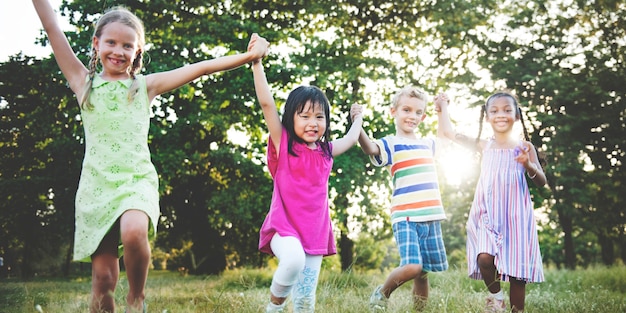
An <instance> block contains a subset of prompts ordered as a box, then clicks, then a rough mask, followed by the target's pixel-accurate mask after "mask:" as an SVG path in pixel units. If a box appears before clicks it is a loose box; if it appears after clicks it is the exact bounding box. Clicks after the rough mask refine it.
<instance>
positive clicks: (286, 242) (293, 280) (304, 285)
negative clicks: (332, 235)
mask: <svg viewBox="0 0 626 313" xmlns="http://www.w3.org/2000/svg"><path fill="white" fill-rule="evenodd" d="M270 247H271V248H272V252H273V253H274V255H276V257H277V258H278V268H277V269H276V272H274V277H273V278H272V285H271V286H270V291H271V292H272V294H273V295H274V296H275V297H278V298H286V297H287V296H288V295H289V293H290V292H291V293H292V297H293V305H294V308H293V309H294V310H293V311H294V312H297V313H304V312H313V311H314V310H315V292H316V290H317V280H318V278H319V275H320V269H321V267H322V259H323V256H321V255H308V254H306V253H305V252H304V248H302V244H301V243H300V241H299V240H298V239H297V238H295V237H290V236H287V237H281V236H280V235H278V233H276V234H275V235H274V237H272V241H271V242H270ZM294 286H295V288H293V287H294Z"/></svg>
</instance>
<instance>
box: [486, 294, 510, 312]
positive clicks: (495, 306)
mask: <svg viewBox="0 0 626 313" xmlns="http://www.w3.org/2000/svg"><path fill="white" fill-rule="evenodd" d="M503 312H506V304H505V303H504V300H498V299H495V298H492V297H488V298H487V301H486V305H485V313H503Z"/></svg>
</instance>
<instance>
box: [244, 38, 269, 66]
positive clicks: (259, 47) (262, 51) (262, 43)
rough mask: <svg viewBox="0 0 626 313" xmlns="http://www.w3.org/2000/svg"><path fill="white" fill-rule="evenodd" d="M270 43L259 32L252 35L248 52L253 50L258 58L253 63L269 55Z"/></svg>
mask: <svg viewBox="0 0 626 313" xmlns="http://www.w3.org/2000/svg"><path fill="white" fill-rule="evenodd" d="M269 46H270V43H269V42H268V41H267V40H266V39H265V38H263V37H261V36H259V34H257V33H254V34H252V37H250V42H249V43H248V52H251V53H252V54H254V55H255V56H257V58H256V59H255V61H254V62H253V63H257V62H259V61H260V60H261V58H264V57H265V56H266V55H267V52H268V48H269Z"/></svg>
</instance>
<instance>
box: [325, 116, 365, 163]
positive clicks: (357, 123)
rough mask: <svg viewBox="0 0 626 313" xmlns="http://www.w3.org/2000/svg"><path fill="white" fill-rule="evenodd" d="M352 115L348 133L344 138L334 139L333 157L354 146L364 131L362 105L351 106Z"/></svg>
mask: <svg viewBox="0 0 626 313" xmlns="http://www.w3.org/2000/svg"><path fill="white" fill-rule="evenodd" d="M350 115H351V116H352V126H350V129H349V130H348V133H347V134H346V135H345V136H343V137H342V138H339V139H336V140H333V141H332V145H333V151H332V153H333V157H335V156H338V155H340V154H342V153H344V152H346V151H348V149H350V148H352V146H354V145H355V144H356V142H357V140H358V139H359V134H360V132H361V131H363V128H362V126H363V116H362V112H361V106H360V105H358V104H354V105H352V108H350Z"/></svg>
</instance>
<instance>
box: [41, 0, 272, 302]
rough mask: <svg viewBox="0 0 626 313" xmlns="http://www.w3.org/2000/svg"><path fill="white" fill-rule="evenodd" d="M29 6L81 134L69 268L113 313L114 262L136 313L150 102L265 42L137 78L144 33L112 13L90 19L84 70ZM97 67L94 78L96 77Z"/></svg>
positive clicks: (141, 280) (151, 225)
mask: <svg viewBox="0 0 626 313" xmlns="http://www.w3.org/2000/svg"><path fill="white" fill-rule="evenodd" d="M33 4H34V6H35V9H36V11H37V14H38V15H39V18H40V20H41V22H42V24H43V27H44V30H45V31H46V33H47V35H48V39H49V41H50V45H51V46H52V50H53V53H54V56H55V59H56V61H57V63H58V65H59V67H60V68H61V72H62V73H63V75H64V76H65V78H66V79H67V81H68V84H69V87H70V88H71V89H72V91H73V92H74V93H75V94H76V98H77V99H78V100H79V105H80V109H81V118H82V121H83V126H84V129H85V158H84V160H83V168H82V172H81V177H80V183H79V187H78V191H77V194H76V232H75V240H74V241H75V243H74V260H76V261H83V262H91V263H92V288H91V301H90V311H91V312H114V311H115V299H114V298H113V294H114V291H115V287H116V284H117V281H118V277H119V271H120V269H119V258H120V257H121V256H122V255H123V256H124V259H123V260H124V265H125V268H126V274H127V278H128V294H127V296H126V311H127V312H141V311H143V312H145V310H146V305H145V301H144V299H145V293H144V289H145V286H146V280H147V277H148V268H149V265H150V244H149V238H152V237H154V236H155V235H156V225H157V221H158V216H159V197H158V196H159V195H158V176H157V173H156V170H155V168H154V165H153V164H152V162H151V160H150V151H149V148H148V128H149V123H150V102H151V101H152V100H153V99H154V98H155V97H156V96H158V95H160V94H162V93H165V92H168V91H171V90H173V89H176V88H178V87H180V86H182V85H184V84H187V83H189V82H190V81H192V80H194V79H196V78H198V77H200V76H202V75H207V74H211V73H216V72H220V71H226V70H230V69H233V68H236V67H239V66H241V65H243V64H246V63H249V62H252V61H254V60H257V59H259V58H262V57H263V56H265V54H266V53H267V49H268V46H269V43H268V42H267V41H266V40H265V39H264V38H262V37H259V36H258V35H256V34H253V35H252V37H251V40H250V43H249V45H248V51H247V52H245V53H242V54H237V55H229V56H225V57H220V58H216V59H212V60H206V61H202V62H198V63H194V64H191V65H187V66H184V67H181V68H177V69H174V70H171V71H166V72H161V73H154V74H149V75H145V76H144V75H140V74H138V73H139V70H140V69H141V67H142V56H143V51H144V45H145V39H144V29H143V24H142V22H141V20H139V18H137V16H135V15H134V14H132V13H131V12H129V11H128V10H126V9H124V8H121V7H116V8H113V9H111V10H109V11H107V12H106V13H105V14H104V15H103V16H102V17H101V18H100V19H99V20H98V23H97V25H96V27H95V31H94V35H93V39H92V49H91V60H90V62H89V66H88V67H86V66H85V65H84V64H82V63H81V62H80V60H79V59H78V57H77V56H76V55H75V54H74V51H72V48H71V47H70V45H69V42H68V40H67V38H66V37H65V34H64V33H63V31H62V30H61V28H60V27H59V24H58V22H57V17H56V13H55V12H54V10H53V9H52V6H51V5H50V3H49V2H48V0H33ZM98 63H99V64H100V65H101V69H102V71H101V72H99V73H96V68H97V65H98ZM122 247H123V249H122Z"/></svg>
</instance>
